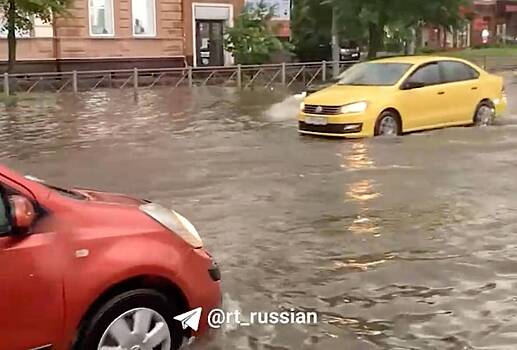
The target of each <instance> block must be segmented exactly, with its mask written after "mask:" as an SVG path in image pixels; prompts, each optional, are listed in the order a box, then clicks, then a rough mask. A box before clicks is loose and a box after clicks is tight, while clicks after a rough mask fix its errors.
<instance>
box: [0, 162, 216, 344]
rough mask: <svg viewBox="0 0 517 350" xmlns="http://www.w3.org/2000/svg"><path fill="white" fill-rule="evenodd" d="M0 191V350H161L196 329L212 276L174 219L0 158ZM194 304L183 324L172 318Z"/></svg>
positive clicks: (190, 233) (190, 229) (181, 222)
mask: <svg viewBox="0 0 517 350" xmlns="http://www.w3.org/2000/svg"><path fill="white" fill-rule="evenodd" d="M0 191H1V198H2V200H1V201H0V349H2V350H27V349H39V350H43V349H45V350H47V349H52V350H65V349H66V350H68V349H73V350H169V349H178V348H179V347H180V346H181V344H182V342H183V340H184V338H191V337H198V336H199V335H202V334H203V333H206V331H207V330H208V324H207V315H208V313H209V312H210V310H212V309H214V308H216V307H218V306H219V305H220V302H221V292H220V282H219V280H220V273H219V269H218V267H217V265H216V263H215V262H214V261H213V259H212V258H211V256H210V255H209V254H208V253H207V252H206V250H205V249H203V243H202V241H201V238H200V237H199V235H198V233H197V231H196V229H195V228H194V226H192V224H191V223H190V222H189V221H188V220H187V219H185V218H184V217H183V216H181V215H180V214H178V213H176V212H174V211H172V210H168V209H165V208H164V207H162V206H160V205H158V204H154V203H151V202H149V201H145V200H138V199H134V198H130V197H127V196H124V195H120V194H112V193H106V192H99V191H93V190H87V189H73V190H65V189H61V188H57V187H53V186H50V185H46V184H45V183H43V182H41V181H40V180H37V179H34V178H27V177H24V176H21V175H19V174H17V173H15V172H13V171H11V170H9V169H7V168H6V167H3V166H1V165H0ZM198 307H202V310H203V311H202V314H201V321H200V324H199V329H198V331H197V332H194V331H192V332H189V331H188V329H187V330H184V329H183V326H182V324H181V322H179V321H177V320H175V319H174V317H175V316H177V315H180V314H182V313H185V312H187V311H189V310H192V309H194V308H198Z"/></svg>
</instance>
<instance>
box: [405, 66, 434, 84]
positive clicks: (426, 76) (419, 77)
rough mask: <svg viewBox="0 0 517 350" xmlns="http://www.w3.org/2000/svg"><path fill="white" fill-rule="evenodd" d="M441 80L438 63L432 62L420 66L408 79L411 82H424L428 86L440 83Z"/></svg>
mask: <svg viewBox="0 0 517 350" xmlns="http://www.w3.org/2000/svg"><path fill="white" fill-rule="evenodd" d="M441 80H442V79H441V77H440V67H439V66H438V63H431V64H427V65H425V66H423V67H421V68H418V69H417V71H416V72H414V73H413V74H412V75H411V77H409V79H408V81H409V82H412V83H424V84H425V85H426V86H429V85H436V84H440V83H441Z"/></svg>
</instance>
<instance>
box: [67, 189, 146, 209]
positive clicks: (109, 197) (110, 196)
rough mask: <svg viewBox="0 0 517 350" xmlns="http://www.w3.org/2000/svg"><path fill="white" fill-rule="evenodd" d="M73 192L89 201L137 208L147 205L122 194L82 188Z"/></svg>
mask: <svg viewBox="0 0 517 350" xmlns="http://www.w3.org/2000/svg"><path fill="white" fill-rule="evenodd" d="M74 192H78V193H80V194H82V195H84V196H85V197H87V198H88V200H90V201H95V202H103V203H112V204H123V205H134V206H138V205H141V204H144V203H147V202H146V201H144V200H141V199H137V198H133V197H130V196H127V195H124V194H119V193H109V192H102V191H96V190H90V189H84V188H74Z"/></svg>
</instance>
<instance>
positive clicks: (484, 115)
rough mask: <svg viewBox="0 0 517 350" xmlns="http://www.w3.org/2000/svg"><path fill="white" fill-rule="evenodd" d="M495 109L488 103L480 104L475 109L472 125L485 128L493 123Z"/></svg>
mask: <svg viewBox="0 0 517 350" xmlns="http://www.w3.org/2000/svg"><path fill="white" fill-rule="evenodd" d="M494 119H495V108H494V106H493V105H492V103H490V102H481V103H480V104H479V106H478V107H477V109H476V114H475V115H474V124H476V125H478V126H487V125H490V124H492V123H493V122H494Z"/></svg>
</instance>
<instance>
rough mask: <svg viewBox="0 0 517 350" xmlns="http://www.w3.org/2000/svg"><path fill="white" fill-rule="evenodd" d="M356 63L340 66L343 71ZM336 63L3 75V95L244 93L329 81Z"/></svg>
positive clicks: (341, 64) (341, 63) (350, 62)
mask: <svg viewBox="0 0 517 350" xmlns="http://www.w3.org/2000/svg"><path fill="white" fill-rule="evenodd" d="M355 63H356V62H352V61H341V62H339V67H340V71H341V70H343V69H345V68H347V67H350V66H351V65H353V64H355ZM333 64H334V62H325V61H323V62H303V63H280V64H263V65H235V66H222V67H185V68H160V69H138V68H134V69H121V70H100V71H72V72H49V73H26V74H23V73H16V74H8V73H4V75H3V84H1V86H2V88H3V89H2V92H3V94H5V95H9V94H10V93H13V92H14V93H31V92H42V91H45V92H55V93H63V92H68V93H78V92H83V91H95V90H99V89H106V88H111V89H125V88H132V89H133V90H134V91H135V93H136V92H137V91H138V90H141V89H153V88H157V87H168V88H172V89H174V88H178V87H181V86H183V87H193V86H209V85H219V86H234V87H238V88H242V89H250V88H269V87H272V86H273V85H282V86H285V87H290V86H292V85H294V84H296V85H299V84H303V85H305V86H307V85H310V84H313V83H318V82H325V81H327V80H328V79H329V78H330V77H331V75H332V73H331V72H332V66H333Z"/></svg>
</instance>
